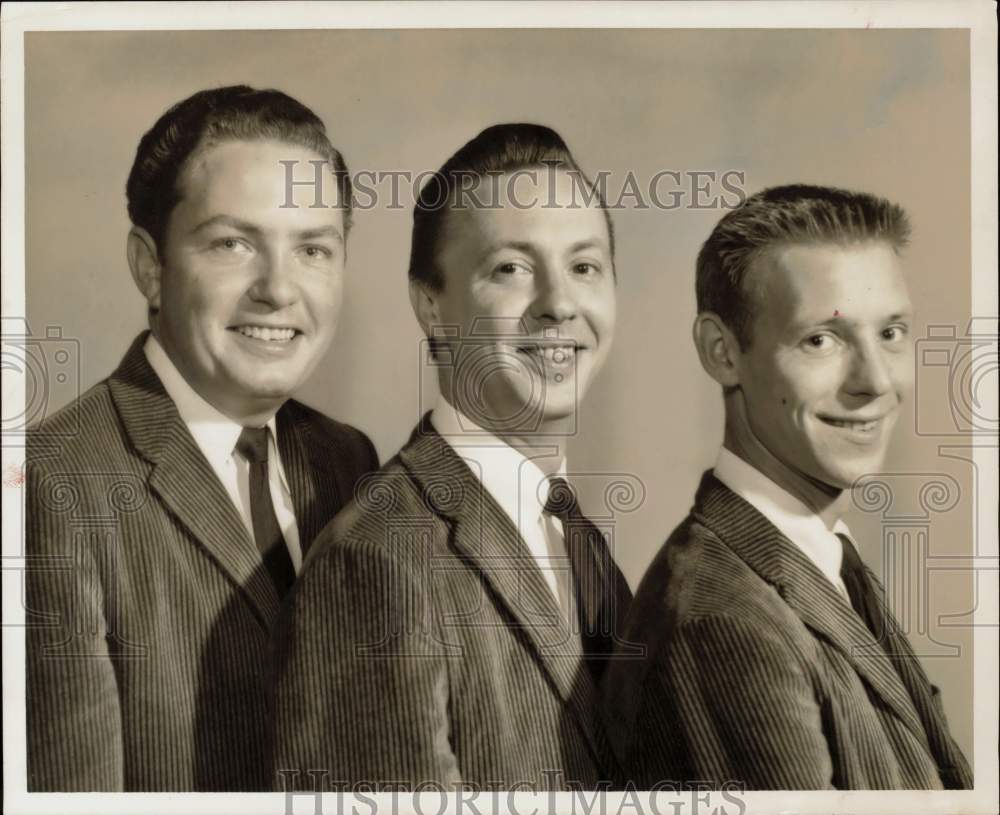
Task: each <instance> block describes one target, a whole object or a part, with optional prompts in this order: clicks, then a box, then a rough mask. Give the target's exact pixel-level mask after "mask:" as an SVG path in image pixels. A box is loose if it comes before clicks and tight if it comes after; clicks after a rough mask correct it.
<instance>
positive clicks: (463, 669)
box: [275, 417, 631, 789]
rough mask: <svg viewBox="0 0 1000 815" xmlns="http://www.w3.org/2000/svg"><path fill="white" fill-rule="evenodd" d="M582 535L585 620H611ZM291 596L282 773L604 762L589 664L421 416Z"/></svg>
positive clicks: (561, 772) (612, 573)
mask: <svg viewBox="0 0 1000 815" xmlns="http://www.w3.org/2000/svg"><path fill="white" fill-rule="evenodd" d="M595 537H596V538H597V540H594V538H595ZM589 541H590V542H589V544H588V546H589V547H590V548H589V549H588V550H587V551H588V552H589V558H590V560H589V564H590V565H589V568H588V574H587V575H584V576H583V580H584V581H585V582H586V583H587V584H589V585H591V586H593V585H595V584H596V585H597V586H599V587H600V591H601V592H603V596H604V602H603V604H602V605H601V608H600V611H599V612H598V613H597V615H596V616H597V617H599V618H600V620H601V622H600V623H599V624H598V625H596V626H595V630H596V629H600V630H603V631H605V632H607V636H609V637H610V636H612V635H613V633H615V632H617V631H618V628H619V626H620V625H621V622H622V620H623V619H624V613H625V609H626V608H627V604H628V602H629V600H630V599H631V592H630V591H629V588H628V585H627V584H626V582H625V580H624V578H623V577H622V575H621V572H620V571H619V570H618V567H617V565H616V564H615V563H614V560H613V559H612V558H611V557H610V554H609V552H608V550H607V547H606V544H605V543H604V542H603V541H600V539H599V536H591V537H590V538H589ZM579 577H580V576H578V578H579ZM290 600H291V602H290V603H289V604H287V605H286V607H285V609H284V610H283V618H282V622H281V623H280V624H279V627H278V632H277V648H278V652H279V653H278V655H277V656H276V660H275V664H276V666H277V668H278V670H279V677H278V681H277V684H276V689H277V700H276V705H275V708H276V710H275V715H276V722H277V735H276V739H275V743H276V747H277V756H276V765H275V766H276V784H277V786H278V788H279V789H281V788H287V787H291V786H292V785H293V784H294V785H295V786H296V787H297V788H299V789H314V788H317V787H318V788H320V789H338V788H340V789H344V788H347V789H350V788H351V787H352V786H354V785H358V784H373V785H375V786H381V787H383V788H391V787H390V785H402V787H403V788H407V789H414V788H416V787H418V785H420V784H421V783H425V784H426V783H431V784H436V785H441V786H443V787H448V788H453V786H454V785H456V784H459V783H461V784H465V785H467V786H472V787H475V788H479V789H487V788H492V789H510V788H520V789H527V788H535V789H546V788H547V789H559V788H565V787H567V786H569V785H571V784H577V785H582V786H583V787H584V788H587V789H593V788H595V787H597V786H598V785H599V784H600V782H601V781H603V780H608V781H610V780H612V779H613V778H614V777H615V776H616V768H615V764H614V761H613V758H612V754H611V751H610V747H609V745H608V743H607V739H606V736H605V734H604V732H603V728H602V726H601V722H600V713H599V711H598V708H597V701H598V700H597V696H596V689H595V684H594V680H593V679H592V673H594V670H593V669H594V667H595V666H594V665H593V664H592V663H591V662H587V661H584V660H581V658H580V657H581V645H580V641H579V639H578V638H577V637H576V636H575V634H574V632H573V631H571V630H570V628H569V627H568V625H567V623H566V622H565V620H564V619H563V618H562V617H561V614H560V612H559V610H558V608H557V606H556V601H555V599H554V597H553V595H552V592H551V591H550V589H549V588H548V586H547V584H546V583H545V578H544V577H543V575H542V573H541V571H540V570H539V569H538V567H537V565H536V563H535V560H534V557H533V556H532V554H531V553H530V551H529V550H528V548H527V545H526V544H525V543H524V541H523V540H522V538H521V537H520V535H519V534H518V532H517V529H516V527H515V526H514V524H513V522H512V521H511V519H510V518H509V517H508V515H507V514H506V513H505V512H504V511H503V509H502V508H501V507H500V506H499V505H498V504H497V502H496V501H495V500H494V498H493V497H492V496H491V495H490V494H489V492H488V491H487V490H486V489H485V488H484V487H483V486H482V483H481V482H480V481H479V479H478V478H477V477H476V476H475V475H474V473H473V472H472V470H470V469H469V466H468V465H467V464H466V463H465V462H464V461H463V460H462V459H461V458H460V457H459V456H458V455H456V453H455V452H454V451H453V450H452V448H451V447H450V446H449V445H448V444H447V443H446V442H445V441H444V440H443V439H442V438H441V437H440V436H439V435H438V434H437V433H436V432H435V431H434V429H433V427H432V426H431V425H430V423H429V422H428V421H427V417H425V419H424V421H423V422H422V423H421V425H420V426H419V427H418V428H417V430H416V431H414V434H413V436H412V437H411V439H410V441H409V442H408V443H407V444H406V445H405V446H404V447H403V449H402V450H401V451H400V452H399V454H398V455H397V456H396V457H395V458H394V459H393V460H392V461H390V462H389V463H388V464H387V465H386V466H385V467H384V468H383V469H382V470H381V471H379V472H378V473H377V474H373V475H372V476H369V477H368V478H366V479H364V481H363V482H362V484H361V485H359V488H358V498H357V499H356V501H355V503H354V504H352V505H351V506H349V507H348V508H346V509H345V510H344V512H342V513H341V514H340V515H339V516H338V517H337V518H336V519H335V520H334V522H333V523H332V524H331V525H330V526H329V527H328V528H327V529H326V530H325V531H324V532H323V533H322V534H321V535H320V537H319V538H318V539H317V541H316V544H315V546H314V547H313V551H312V552H311V553H310V557H309V559H308V561H307V563H306V565H305V568H304V570H303V574H302V576H301V578H300V580H299V582H298V583H297V585H296V587H295V589H293V591H292V594H291V598H290ZM604 660H606V657H605V658H604ZM598 667H603V662H602V664H601V665H600V666H598ZM288 771H291V775H289V773H288ZM296 773H297V775H296ZM286 785H287V787H286ZM397 788H398V787H397Z"/></svg>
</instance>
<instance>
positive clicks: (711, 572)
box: [633, 514, 794, 633]
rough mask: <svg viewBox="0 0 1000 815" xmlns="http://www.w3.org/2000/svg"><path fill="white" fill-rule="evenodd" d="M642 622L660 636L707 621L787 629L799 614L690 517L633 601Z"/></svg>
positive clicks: (670, 540)
mask: <svg viewBox="0 0 1000 815" xmlns="http://www.w3.org/2000/svg"><path fill="white" fill-rule="evenodd" d="M633 610H634V611H633V615H634V617H635V618H636V619H637V620H638V621H653V620H655V621H657V622H656V623H655V625H654V626H653V627H655V628H656V629H657V630H658V631H661V632H668V633H669V632H671V631H676V630H678V629H679V628H681V627H683V626H685V625H687V624H691V623H695V622H697V621H699V620H703V619H707V618H719V617H726V618H739V619H741V620H743V621H747V622H759V623H761V624H762V625H770V624H775V625H777V626H779V627H785V626H786V625H787V624H788V623H789V622H791V621H792V619H793V617H794V615H792V613H791V610H790V609H789V608H788V607H787V605H786V604H785V603H784V601H783V600H782V599H781V597H780V595H779V594H778V592H777V590H776V589H775V588H774V586H772V585H771V584H770V583H768V582H767V581H765V580H764V579H763V578H762V577H761V576H760V575H759V574H758V573H757V572H755V571H754V570H753V569H752V568H751V567H750V565H749V564H747V563H746V561H744V560H743V559H742V558H741V557H740V556H739V555H738V554H736V552H735V551H734V550H733V549H732V548H731V547H730V546H728V545H727V544H726V542H725V541H724V540H722V538H720V537H719V535H718V534H716V533H715V532H714V531H713V530H711V529H709V528H708V527H707V526H705V525H704V524H703V523H702V522H701V520H700V519H699V517H698V516H697V515H696V514H691V515H689V516H688V517H687V518H686V519H685V520H684V521H683V523H681V524H680V525H679V526H678V527H677V528H676V529H675V530H674V531H673V533H671V535H670V537H669V538H668V539H667V541H666V543H664V545H663V547H662V548H661V549H660V551H659V552H658V553H657V555H656V557H655V558H654V560H653V562H652V564H650V566H649V569H648V570H647V572H646V574H645V576H644V577H643V579H642V581H641V583H640V585H639V588H638V590H637V591H636V594H635V599H634V601H633Z"/></svg>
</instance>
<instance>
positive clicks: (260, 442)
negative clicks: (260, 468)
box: [236, 425, 268, 464]
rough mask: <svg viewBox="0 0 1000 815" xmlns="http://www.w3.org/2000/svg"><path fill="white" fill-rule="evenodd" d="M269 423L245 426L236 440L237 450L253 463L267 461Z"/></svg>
mask: <svg viewBox="0 0 1000 815" xmlns="http://www.w3.org/2000/svg"><path fill="white" fill-rule="evenodd" d="M267 433H268V431H267V425H264V427H244V428H243V430H242V431H240V437H239V439H237V441H236V452H238V453H239V454H240V455H241V456H243V458H245V459H246V460H247V461H249V462H251V463H253V464H260V463H261V462H265V461H267Z"/></svg>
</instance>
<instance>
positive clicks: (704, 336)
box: [691, 311, 742, 388]
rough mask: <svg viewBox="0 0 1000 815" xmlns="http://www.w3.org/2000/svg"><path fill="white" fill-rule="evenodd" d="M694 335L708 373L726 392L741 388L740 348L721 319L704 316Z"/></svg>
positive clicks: (705, 313)
mask: <svg viewBox="0 0 1000 815" xmlns="http://www.w3.org/2000/svg"><path fill="white" fill-rule="evenodd" d="M691 333H692V336H693V337H694V345H695V348H697V349H698V357H699V359H701V367H702V368H704V369H705V372H706V373H707V374H708V375H709V376H710V377H712V379H714V380H715V381H716V382H718V383H719V384H720V385H722V387H723V388H733V387H736V386H737V385H739V384H740V376H739V365H738V363H739V359H740V355H741V353H742V352H741V350H740V344H739V342H737V340H736V337H735V335H734V334H733V332H732V331H730V330H729V327H728V326H727V325H726V324H725V323H724V322H723V321H722V319H721V318H720V317H719V315H718V314H716V313H714V312H712V311H703V312H701V314H699V315H698V316H697V317H695V320H694V326H693V328H692V332H691Z"/></svg>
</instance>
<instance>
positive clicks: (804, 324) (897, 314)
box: [789, 309, 913, 331]
mask: <svg viewBox="0 0 1000 815" xmlns="http://www.w3.org/2000/svg"><path fill="white" fill-rule="evenodd" d="M884 320H885V322H887V323H895V322H898V321H899V320H903V321H912V320H913V312H912V311H906V310H900V311H894V312H893V313H892V314H890V315H889V316H888V317H885V318H884ZM845 322H846V323H850V322H852V317H851V313H850V312H849V311H841V310H840V309H835V310H834V312H833V313H832V314H831V315H830V316H829V317H827V318H826V319H825V320H819V319H816V320H801V321H798V322H795V323H791V324H790V326H789V327H790V328H791V330H792V331H805V330H806V329H809V328H820V327H822V326H827V325H835V324H837V323H845Z"/></svg>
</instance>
